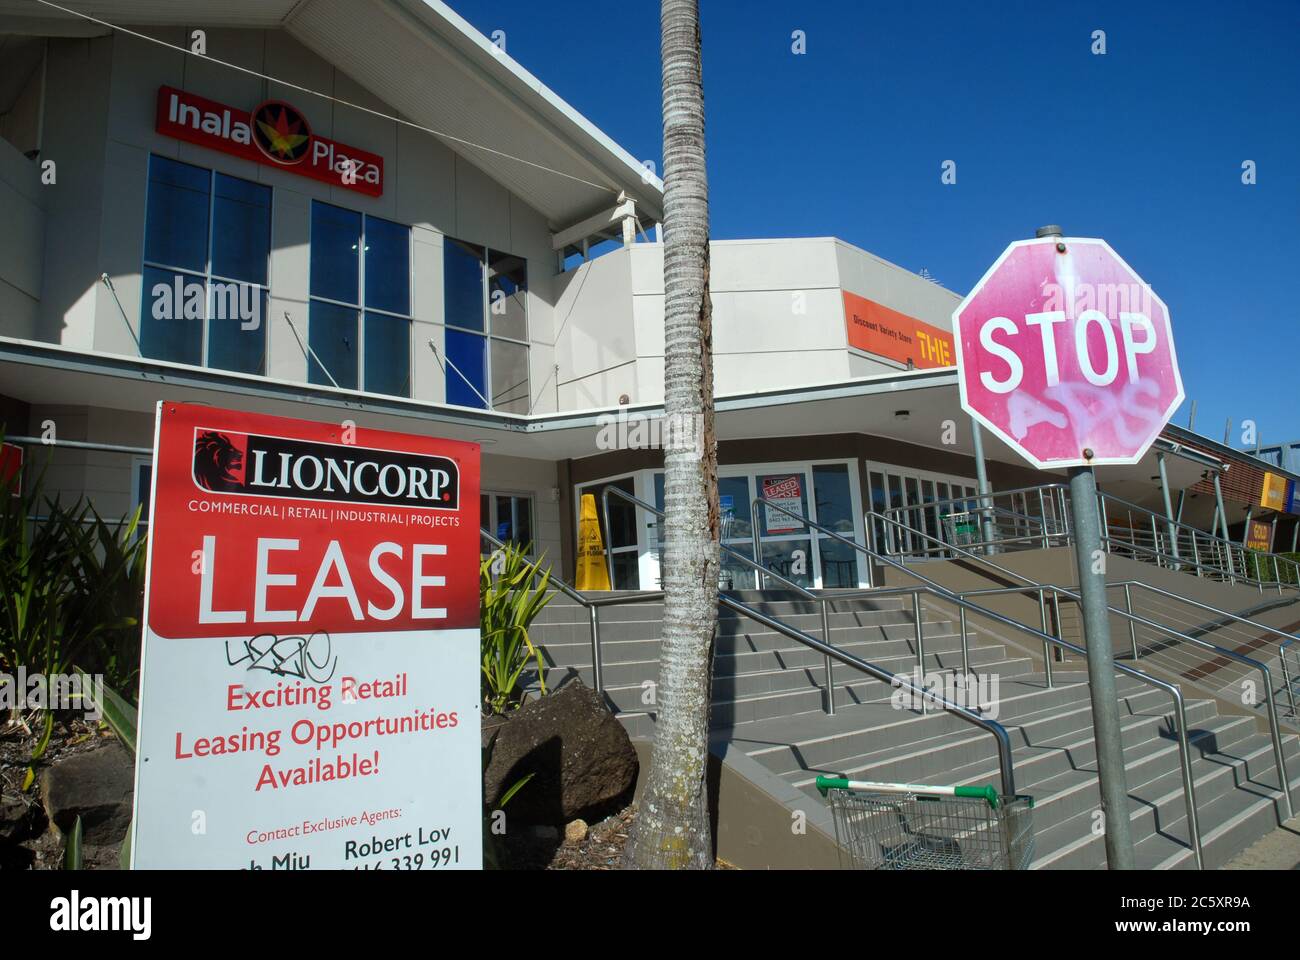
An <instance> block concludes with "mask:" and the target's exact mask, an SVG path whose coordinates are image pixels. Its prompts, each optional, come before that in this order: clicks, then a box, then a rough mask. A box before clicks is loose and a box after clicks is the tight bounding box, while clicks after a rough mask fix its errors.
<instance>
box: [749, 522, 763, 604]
mask: <svg viewBox="0 0 1300 960" xmlns="http://www.w3.org/2000/svg"><path fill="white" fill-rule="evenodd" d="M763 520H764V522H766V520H767V515H766V514H763ZM758 523H759V520H758V516H757V515H756V514H755V513H754V504H752V503H751V504H750V505H749V535H750V539H752V540H753V541H754V562H755V563H756V564H758V570H757V571H755V572H756V573H757V580H758V589H760V590H762V589H763V584H764V583H765V582H766V578H765V577H764V576H763V554H762V552H761V551H762V549H763V548H762V546H761V538H760V536H759V533H758Z"/></svg>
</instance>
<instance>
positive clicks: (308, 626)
mask: <svg viewBox="0 0 1300 960" xmlns="http://www.w3.org/2000/svg"><path fill="white" fill-rule="evenodd" d="M478 485H479V453H478V447H477V446H475V445H473V444H467V443H459V442H453V441H446V440H436V439H430V438H427V437H415V436H408V435H403V434H394V433H387V432H382V431H374V430H362V429H359V428H355V427H351V428H341V427H337V426H334V425H331V424H318V423H308V422H304V421H298V420H287V419H282V418H278V417H266V416H261V415H254V414H244V413H236V412H233V411H225V410H217V409H214V408H212V407H205V406H188V405H185V404H179V403H162V404H160V405H159V410H158V426H157V435H156V440H155V456H154V477H153V501H152V502H153V516H152V522H151V525H150V530H149V539H150V543H149V572H148V585H147V590H146V597H145V630H144V651H143V658H142V668H141V681H140V729H139V734H138V756H137V765H136V766H137V769H136V810H135V823H134V828H133V829H134V834H133V844H132V853H133V859H134V865H135V866H137V867H243V868H252V869H304V868H320V867H334V868H337V867H358V868H367V869H394V868H400V869H429V868H445V867H452V868H455V867H478V866H480V864H481V822H480V821H481V817H482V806H481V805H482V798H481V788H480V785H479V783H480V773H481V771H480V765H481V760H480V755H479V716H478V694H479V682H478V650H479V640H478V636H479V635H478V602H479V601H478V555H479V534H478Z"/></svg>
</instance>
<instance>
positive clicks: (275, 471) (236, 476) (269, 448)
mask: <svg viewBox="0 0 1300 960" xmlns="http://www.w3.org/2000/svg"><path fill="white" fill-rule="evenodd" d="M192 476H193V478H194V483H195V485H196V486H198V487H199V488H200V489H202V490H207V491H209V492H211V493H225V494H240V495H244V496H254V497H288V498H293V499H298V500H320V501H330V502H334V503H364V504H372V505H374V504H379V505H383V506H390V507H422V508H425V509H429V510H458V509H460V471H459V470H458V469H457V467H456V464H455V462H454V461H452V460H449V459H447V458H446V457H437V456H432V455H430V454H422V453H403V452H398V451H395V450H376V449H372V448H368V447H358V446H354V445H345V444H331V443H318V442H314V441H309V440H289V439H286V438H284V437H267V436H262V435H260V434H253V433H232V432H229V431H219V430H206V429H203V428H202V427H199V428H196V429H195V431H194V463H193V472H192Z"/></svg>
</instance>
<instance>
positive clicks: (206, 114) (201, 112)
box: [155, 87, 384, 197]
mask: <svg viewBox="0 0 1300 960" xmlns="http://www.w3.org/2000/svg"><path fill="white" fill-rule="evenodd" d="M155 129H156V130H157V132H158V133H161V134H162V135H163V136H167V137H173V138H175V139H177V140H184V141H185V142H186V143H194V144H197V145H199V146H200V147H208V148H209V149H211V150H220V151H221V152H222V153H229V154H231V155H233V156H236V157H240V158H242V159H244V160H251V161H252V162H253V163H260V164H263V165H264V166H270V167H276V168H278V169H281V170H285V171H287V172H289V173H296V174H298V175H300V176H304V177H310V178H311V179H313V180H320V181H322V182H323V183H328V184H330V185H331V186H335V187H342V188H343V189H345V190H355V191H356V192H357V193H364V194H366V195H367V196H370V197H378V196H381V195H382V194H383V192H384V158H383V157H381V156H378V155H377V154H374V153H371V152H369V151H368V150H362V149H361V148H360V147H350V146H348V145H347V144H343V143H339V142H338V141H336V140H331V139H329V138H328V137H320V136H317V135H316V134H314V133H312V132H311V127H310V126H309V125H308V123H307V118H306V117H305V116H303V115H302V113H300V112H299V111H298V109H297V108H296V107H294V106H293V105H292V104H289V103H285V102H284V101H282V100H267V101H266V102H264V103H261V104H259V105H258V106H257V107H255V108H254V109H253V110H252V111H251V112H249V111H247V110H240V109H238V108H236V107H229V106H226V105H225V104H222V103H217V102H216V101H214V100H208V99H206V98H204V97H200V96H197V95H196V94H193V93H188V92H186V91H185V90H178V89H176V88H175V87H159V88H158V113H157V117H156V122H155Z"/></svg>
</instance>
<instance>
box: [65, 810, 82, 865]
mask: <svg viewBox="0 0 1300 960" xmlns="http://www.w3.org/2000/svg"><path fill="white" fill-rule="evenodd" d="M81 862H82V861H81V817H77V819H76V822H74V823H73V824H72V832H71V833H69V834H68V840H67V843H66V844H64V847H63V869H64V870H80V869H81Z"/></svg>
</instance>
